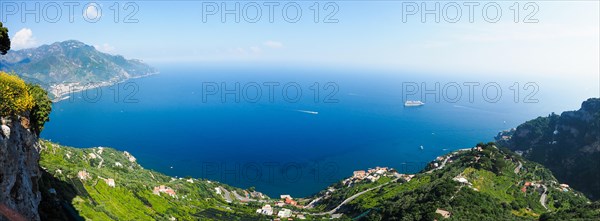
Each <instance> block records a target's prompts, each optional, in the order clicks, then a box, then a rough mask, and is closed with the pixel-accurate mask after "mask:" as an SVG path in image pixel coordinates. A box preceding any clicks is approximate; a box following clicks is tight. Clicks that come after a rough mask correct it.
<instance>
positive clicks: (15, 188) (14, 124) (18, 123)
mask: <svg viewBox="0 0 600 221" xmlns="http://www.w3.org/2000/svg"><path fill="white" fill-rule="evenodd" d="M22 122H23V121H22V120H21V119H20V118H19V117H12V118H2V133H0V207H2V208H3V209H2V211H4V212H6V211H9V212H10V214H9V215H15V216H17V217H21V218H24V219H25V220H40V218H39V213H38V206H39V203H40V200H41V194H40V192H39V190H38V179H39V178H40V176H41V172H40V169H39V152H38V151H39V149H40V144H39V143H38V138H37V136H36V135H35V134H34V133H32V132H31V131H30V130H29V129H27V128H25V127H23V125H22ZM2 211H0V212H2ZM4 212H2V214H4V215H2V214H0V221H3V220H9V218H7V217H5V215H7V214H6V213H4ZM10 219H15V217H14V216H13V217H11V218H10Z"/></svg>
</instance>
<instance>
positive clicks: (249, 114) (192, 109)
mask: <svg viewBox="0 0 600 221" xmlns="http://www.w3.org/2000/svg"><path fill="white" fill-rule="evenodd" d="M436 82H438V83H440V84H441V86H440V90H441V88H442V87H444V86H447V88H446V89H447V90H446V91H445V92H442V93H441V94H442V95H441V96H439V97H440V99H439V101H436V100H435V97H434V95H431V94H428V95H427V94H426V96H425V97H423V96H421V95H420V94H418V95H412V96H408V95H407V94H408V93H406V91H407V87H408V86H407V85H412V86H415V85H417V86H419V87H422V86H423V84H422V83H425V86H426V87H428V89H430V90H432V89H435V83H436ZM450 82H455V83H457V84H458V85H463V84H464V82H478V83H480V85H479V87H478V88H477V89H476V90H474V91H475V92H479V93H475V96H473V98H474V99H473V101H472V102H471V101H469V99H468V97H469V96H468V95H467V92H468V91H467V89H466V87H463V89H462V93H461V95H460V98H461V99H459V100H458V101H450V102H449V101H447V99H444V98H449V97H450V98H456V97H457V92H456V90H452V86H456V84H453V83H450ZM489 82H497V83H498V85H500V86H501V87H502V89H503V93H502V99H500V100H499V101H497V102H495V103H494V102H490V101H486V100H485V99H483V96H482V92H481V87H482V86H483V85H485V84H486V83H489ZM524 83H526V81H523V82H521V85H520V87H521V88H522V87H523V85H522V84H524ZM403 85H404V86H405V87H403ZM448 85H450V86H448ZM511 85H513V81H510V80H507V79H485V81H482V80H477V79H467V78H464V79H462V78H457V77H453V76H450V75H441V74H437V75H436V74H427V73H425V74H424V73H402V72H400V73H397V72H391V71H389V72H388V71H370V70H342V69H308V68H286V67H276V68H274V67H270V68H261V67H247V68H242V67H232V68H217V67H210V68H207V67H162V68H161V73H160V74H158V75H153V76H148V77H144V78H138V79H132V80H129V81H126V82H123V83H120V84H117V85H114V86H111V87H104V88H98V89H92V90H88V91H85V92H77V93H74V94H72V95H71V97H70V98H69V99H67V100H63V101H60V102H57V103H55V104H54V105H53V112H52V114H51V116H50V118H51V121H50V122H49V123H47V124H46V129H45V130H44V132H43V134H42V137H43V138H45V139H49V140H51V141H54V142H57V143H60V144H63V145H68V146H74V147H97V146H104V147H113V148H116V149H118V150H126V151H128V152H130V153H132V154H133V155H134V156H136V158H137V159H138V161H139V163H140V164H141V165H142V166H144V167H145V168H147V169H152V170H156V171H160V172H162V173H165V174H168V175H171V176H178V177H186V176H191V177H197V178H206V179H210V180H217V181H220V182H223V183H226V184H229V185H233V186H237V187H242V188H248V187H252V186H254V187H256V189H257V190H258V191H261V192H263V193H266V194H268V195H270V196H272V197H277V196H278V195H280V194H291V195H292V196H294V197H306V196H310V195H312V194H315V193H317V192H318V191H319V190H322V189H323V188H324V187H326V186H328V185H331V184H332V183H334V182H336V181H339V180H340V179H343V178H345V177H348V176H351V175H352V171H354V170H361V169H367V168H371V167H376V166H387V167H393V168H396V169H397V170H398V171H400V172H403V173H415V172H418V171H420V170H421V169H422V168H423V167H424V165H425V164H426V163H427V162H429V161H431V160H432V159H434V158H435V157H436V156H439V155H442V154H445V153H448V152H450V151H452V150H455V149H460V148H466V147H472V146H474V145H475V144H477V143H479V142H489V141H492V140H493V137H494V136H495V135H496V134H497V133H498V132H499V131H501V130H504V129H509V128H512V127H516V126H517V125H519V124H520V123H522V122H524V121H525V120H528V119H532V118H535V117H537V116H540V115H542V116H544V115H547V114H549V113H550V112H551V111H561V110H571V109H577V108H578V105H579V103H580V102H581V101H583V100H575V101H573V102H570V103H561V104H558V105H556V104H554V103H553V101H552V100H550V99H544V97H550V95H551V93H550V92H548V91H549V90H540V91H541V92H539V93H538V94H537V95H536V96H537V97H535V98H538V99H539V102H537V103H523V102H515V101H514V97H515V96H514V94H513V93H512V91H511V90H510V89H509V87H510V86H511ZM284 88H285V90H284ZM540 89H545V88H543V87H540ZM453 91H454V92H453ZM525 92H527V91H523V92H522V94H521V95H520V97H519V99H518V100H523V96H524V95H526V94H528V93H525ZM236 94H237V95H236ZM492 94H493V93H492ZM236 96H237V97H238V98H237V99H239V100H236ZM405 96H407V97H406V98H408V99H415V100H423V101H424V102H425V103H426V104H425V105H424V106H421V107H410V108H409V107H404V105H403V103H404V99H406V98H405ZM442 96H445V97H442ZM489 96H491V95H489ZM491 97H494V96H491ZM223 99H225V100H223ZM550 104H552V105H550ZM421 146H422V148H421Z"/></svg>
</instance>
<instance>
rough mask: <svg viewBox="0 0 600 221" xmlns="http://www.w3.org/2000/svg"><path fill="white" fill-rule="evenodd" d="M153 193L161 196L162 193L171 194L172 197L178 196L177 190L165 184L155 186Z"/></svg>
mask: <svg viewBox="0 0 600 221" xmlns="http://www.w3.org/2000/svg"><path fill="white" fill-rule="evenodd" d="M152 193H154V194H156V195H159V196H160V193H166V194H167V195H169V196H171V197H176V196H177V194H176V193H175V190H173V189H171V188H170V187H167V186H165V185H160V186H155V187H154V190H153V191H152Z"/></svg>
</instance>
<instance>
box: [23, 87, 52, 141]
mask: <svg viewBox="0 0 600 221" xmlns="http://www.w3.org/2000/svg"><path fill="white" fill-rule="evenodd" d="M27 88H28V92H29V94H30V95H31V96H32V97H33V101H34V105H33V107H32V108H31V111H30V113H29V117H30V118H31V128H32V129H33V131H34V132H35V133H36V134H37V135H38V136H39V135H40V133H41V132H42V130H43V129H44V124H45V123H46V122H48V121H50V117H49V116H50V111H52V101H50V98H48V92H46V90H44V89H43V88H42V87H40V86H39V85H36V84H27Z"/></svg>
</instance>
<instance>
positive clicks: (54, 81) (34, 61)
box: [0, 40, 158, 99]
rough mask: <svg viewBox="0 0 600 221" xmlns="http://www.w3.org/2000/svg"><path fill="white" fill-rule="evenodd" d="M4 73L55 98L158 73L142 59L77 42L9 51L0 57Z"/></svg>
mask: <svg viewBox="0 0 600 221" xmlns="http://www.w3.org/2000/svg"><path fill="white" fill-rule="evenodd" d="M0 70H1V71H6V72H14V73H16V74H18V75H19V76H20V77H21V78H23V79H24V80H26V81H28V82H30V83H35V84H39V85H41V86H42V87H43V88H45V89H47V90H48V91H49V92H50V93H51V94H52V95H53V99H63V98H64V97H65V96H67V95H68V94H69V93H72V92H76V91H81V90H85V89H89V88H95V87H101V86H108V85H112V84H115V83H118V82H121V81H124V80H127V79H130V78H136V77H143V76H147V75H151V74H156V73H158V70H157V69H155V68H153V67H151V66H149V65H147V64H145V63H143V62H142V61H141V60H137V59H126V58H124V57H123V56H121V55H111V54H107V53H103V52H100V51H98V50H96V49H95V48H94V47H93V46H91V45H87V44H85V43H83V42H80V41H77V40H67V41H62V42H55V43H52V44H45V45H41V46H39V47H36V48H29V49H22V50H17V51H9V52H8V53H7V54H6V55H4V56H1V57H0Z"/></svg>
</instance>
